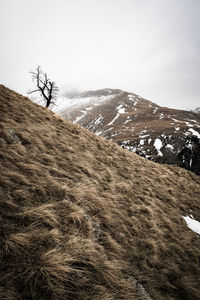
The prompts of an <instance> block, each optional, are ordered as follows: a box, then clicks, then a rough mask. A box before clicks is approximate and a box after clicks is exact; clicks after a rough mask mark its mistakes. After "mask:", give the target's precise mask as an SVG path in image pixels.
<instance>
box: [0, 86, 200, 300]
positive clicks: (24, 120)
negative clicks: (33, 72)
mask: <svg viewBox="0 0 200 300" xmlns="http://www.w3.org/2000/svg"><path fill="white" fill-rule="evenodd" d="M0 159H1V164H0V206H1V207H0V254H1V255H0V260H1V261H0V278H1V285H0V299H2V300H3V299H6V300H7V299H9V300H13V299H27V300H28V299H35V300H36V299H77V300H80V299H81V300H89V299H90V300H114V299H115V300H120V299H124V300H129V299H156V300H157V299H158V300H159V299H163V300H166V299H200V269H199V262H200V238H199V234H200V232H199V234H198V233H197V232H198V225H199V223H198V222H197V221H200V214H199V212H200V202H199V194H200V178H199V177H198V176H196V175H194V174H193V173H191V172H188V171H186V170H184V169H181V168H178V167H173V166H168V165H161V164H156V163H154V162H151V161H148V160H146V159H144V158H142V157H140V156H139V155H136V154H134V153H131V152H129V151H126V150H124V149H122V148H120V147H119V146H117V145H116V144H115V143H113V142H112V141H107V140H105V139H103V138H102V137H99V136H96V135H94V134H92V133H90V132H89V131H87V130H86V129H84V128H82V127H80V126H79V125H76V124H72V123H70V122H69V121H66V120H63V119H62V118H60V117H59V116H57V115H56V114H54V113H53V112H51V111H48V110H47V109H45V108H42V107H40V106H38V105H36V104H33V103H32V102H31V101H30V100H29V99H28V98H26V97H23V96H21V95H19V94H17V93H15V92H14V91H11V90H9V89H7V88H6V87H4V86H2V85H1V86H0ZM195 220H196V221H195ZM194 225H195V226H196V228H194Z"/></svg>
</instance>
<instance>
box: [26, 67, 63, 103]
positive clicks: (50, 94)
mask: <svg viewBox="0 0 200 300" xmlns="http://www.w3.org/2000/svg"><path fill="white" fill-rule="evenodd" d="M30 73H31V75H32V80H33V81H34V82H36V86H37V88H36V89H35V90H34V91H30V92H28V94H32V93H36V92H39V93H40V95H41V96H42V98H43V99H44V100H45V103H46V107H49V105H50V104H54V105H55V100H56V98H57V95H58V92H59V89H58V87H57V86H56V84H55V82H54V81H51V80H50V79H49V78H48V77H47V74H46V73H44V72H43V70H42V68H41V67H40V66H38V67H37V68H36V70H35V71H31V72H30Z"/></svg>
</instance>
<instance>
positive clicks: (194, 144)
mask: <svg viewBox="0 0 200 300" xmlns="http://www.w3.org/2000/svg"><path fill="white" fill-rule="evenodd" d="M117 91H118V92H117V93H115V90H112V89H105V90H97V91H92V92H91V91H90V92H89V93H88V94H87V92H86V93H85V94H80V95H79V96H76V97H75V98H74V99H72V100H71V105H68V106H66V108H64V109H61V110H58V111H57V113H59V114H60V115H61V116H63V117H64V118H67V119H69V120H70V121H72V122H74V123H78V124H79V125H81V126H83V127H85V128H87V129H89V130H90V131H91V132H94V133H96V134H97V135H101V136H103V137H105V138H106V139H111V140H113V141H114V142H116V143H117V144H118V145H120V146H122V147H123V148H127V149H129V150H130V151H133V152H136V153H138V154H140V155H142V156H144V157H146V158H147V159H150V160H153V161H155V162H160V163H168V164H175V165H178V166H180V167H184V168H186V169H188V170H190V171H193V172H194V173H195V174H197V175H199V174H200V116H199V115H197V114H196V113H194V112H191V111H185V110H178V109H171V108H167V107H161V106H159V105H157V104H155V103H153V102H151V101H149V100H146V99H143V98H142V97H140V96H137V95H136V94H134V93H128V92H124V91H121V90H117ZM83 95H90V97H88V98H87V101H85V97H84V96H83ZM91 95H92V96H91ZM102 95H103V96H102ZM73 103H74V105H73Z"/></svg>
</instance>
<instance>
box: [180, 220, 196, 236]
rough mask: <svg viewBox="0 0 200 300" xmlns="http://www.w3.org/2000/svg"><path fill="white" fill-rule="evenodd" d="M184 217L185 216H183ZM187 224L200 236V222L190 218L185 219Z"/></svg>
mask: <svg viewBox="0 0 200 300" xmlns="http://www.w3.org/2000/svg"><path fill="white" fill-rule="evenodd" d="M182 217H183V216H182ZM183 219H184V220H185V222H186V223H187V226H188V227H189V228H190V229H191V230H193V231H194V232H196V233H198V234H200V222H199V221H196V220H195V219H194V218H191V217H189V216H186V217H183Z"/></svg>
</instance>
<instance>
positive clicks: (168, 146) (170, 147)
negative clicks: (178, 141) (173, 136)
mask: <svg viewBox="0 0 200 300" xmlns="http://www.w3.org/2000/svg"><path fill="white" fill-rule="evenodd" d="M165 148H167V149H170V150H173V149H174V147H173V146H172V145H170V144H167V145H166V146H165Z"/></svg>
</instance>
